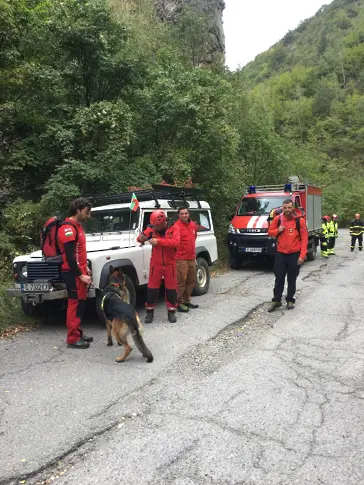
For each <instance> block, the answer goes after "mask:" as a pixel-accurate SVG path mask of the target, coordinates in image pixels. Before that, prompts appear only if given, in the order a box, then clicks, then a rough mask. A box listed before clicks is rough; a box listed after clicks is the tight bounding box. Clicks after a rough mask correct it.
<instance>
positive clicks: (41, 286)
mask: <svg viewBox="0 0 364 485" xmlns="http://www.w3.org/2000/svg"><path fill="white" fill-rule="evenodd" d="M51 289H52V286H51V284H50V283H24V284H23V285H21V291H22V292H24V293H27V292H32V291H36V292H40V293H43V292H45V291H51Z"/></svg>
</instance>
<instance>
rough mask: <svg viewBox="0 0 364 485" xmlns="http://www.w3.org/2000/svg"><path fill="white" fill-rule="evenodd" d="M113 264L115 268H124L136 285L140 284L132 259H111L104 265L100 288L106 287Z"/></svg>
mask: <svg viewBox="0 0 364 485" xmlns="http://www.w3.org/2000/svg"><path fill="white" fill-rule="evenodd" d="M110 266H113V267H114V268H122V270H123V271H124V273H125V274H127V275H128V276H129V277H130V278H131V279H132V280H133V283H134V285H135V286H138V285H139V280H138V275H137V272H136V269H135V267H134V265H133V263H132V262H131V261H130V259H114V260H113V261H109V262H108V263H106V264H105V265H104V267H103V268H102V270H101V276H100V283H99V288H105V286H106V284H107V279H108V277H109V268H110Z"/></svg>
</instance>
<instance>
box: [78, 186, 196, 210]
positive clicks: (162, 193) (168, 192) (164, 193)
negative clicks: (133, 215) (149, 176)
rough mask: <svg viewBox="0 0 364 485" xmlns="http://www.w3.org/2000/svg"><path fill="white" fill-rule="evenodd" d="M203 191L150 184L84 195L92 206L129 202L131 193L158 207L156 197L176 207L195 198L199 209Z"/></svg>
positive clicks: (139, 199) (140, 200) (140, 199)
mask: <svg viewBox="0 0 364 485" xmlns="http://www.w3.org/2000/svg"><path fill="white" fill-rule="evenodd" d="M202 193H203V191H202V190H201V189H192V188H185V187H176V186H175V185H152V188H151V189H145V190H135V191H134V192H123V193H121V194H112V195H105V194H100V195H88V196H87V195H86V196H85V197H88V198H89V199H90V200H92V202H93V204H94V207H99V206H101V205H107V204H123V203H128V202H131V199H132V196H133V194H135V196H136V198H137V199H138V201H139V202H143V201H148V200H154V202H155V207H156V209H158V208H159V207H160V203H159V202H158V199H163V200H170V201H171V202H170V205H171V206H172V207H174V208H177V207H178V206H179V205H182V204H184V205H186V206H189V204H188V202H187V200H186V199H192V200H195V201H196V202H197V204H198V208H199V209H201V203H200V200H199V196H200V195H201V194H202Z"/></svg>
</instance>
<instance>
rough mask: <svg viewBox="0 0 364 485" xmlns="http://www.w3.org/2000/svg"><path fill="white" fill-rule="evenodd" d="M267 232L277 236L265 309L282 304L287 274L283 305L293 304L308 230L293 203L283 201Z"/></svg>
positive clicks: (274, 308)
mask: <svg viewBox="0 0 364 485" xmlns="http://www.w3.org/2000/svg"><path fill="white" fill-rule="evenodd" d="M268 235H269V236H270V237H275V238H276V239H277V252H276V255H275V260H274V275H275V285H274V290H273V299H272V304H271V306H270V308H269V310H268V311H269V312H272V311H274V310H276V309H277V308H279V307H280V306H282V301H281V300H282V294H283V289H284V283H285V279H286V276H287V283H288V290H287V297H286V302H287V308H288V310H292V309H293V308H294V304H295V301H296V300H295V298H294V296H295V293H296V280H297V276H298V274H299V269H300V266H301V265H302V264H303V262H304V260H305V258H306V254H307V244H308V231H307V227H306V222H305V220H304V219H303V217H301V216H299V215H297V214H295V212H294V207H293V202H292V200H291V199H286V200H285V201H284V202H283V212H282V214H280V215H277V216H276V217H274V219H273V221H272V223H271V224H270V226H269V228H268Z"/></svg>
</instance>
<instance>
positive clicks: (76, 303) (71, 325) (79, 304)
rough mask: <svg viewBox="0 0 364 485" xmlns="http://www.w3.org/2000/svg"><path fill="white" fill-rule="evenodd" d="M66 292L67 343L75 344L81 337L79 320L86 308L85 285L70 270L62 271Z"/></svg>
mask: <svg viewBox="0 0 364 485" xmlns="http://www.w3.org/2000/svg"><path fill="white" fill-rule="evenodd" d="M62 278H63V281H64V282H65V283H66V287H67V294H68V306H67V320H66V325H67V343H68V344H75V343H76V342H78V341H79V340H80V338H81V337H82V334H83V332H82V330H81V321H82V318H83V314H84V313H85V308H86V295H87V285H85V283H82V281H81V280H80V278H78V277H77V276H75V274H74V273H73V272H72V271H62Z"/></svg>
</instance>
